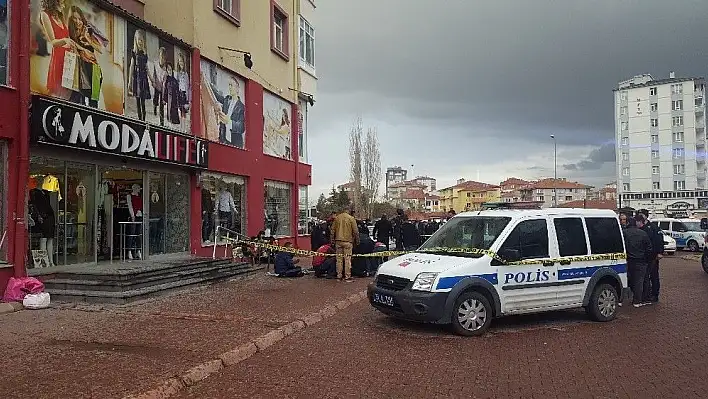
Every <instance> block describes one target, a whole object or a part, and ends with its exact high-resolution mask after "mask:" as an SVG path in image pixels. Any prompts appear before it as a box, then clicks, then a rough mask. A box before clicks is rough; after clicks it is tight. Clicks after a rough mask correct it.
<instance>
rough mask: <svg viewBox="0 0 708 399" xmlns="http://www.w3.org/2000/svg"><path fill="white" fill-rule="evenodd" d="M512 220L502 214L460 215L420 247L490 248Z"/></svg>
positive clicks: (462, 254)
mask: <svg viewBox="0 0 708 399" xmlns="http://www.w3.org/2000/svg"><path fill="white" fill-rule="evenodd" d="M510 221H511V218H510V217H501V216H494V217H490V216H470V217H459V216H458V217H455V218H452V219H450V221H448V222H447V223H445V224H444V225H443V226H442V227H441V228H440V230H438V231H437V232H436V233H435V234H433V236H432V237H430V238H429V239H428V240H427V241H426V242H425V243H424V244H423V245H422V246H421V247H420V249H432V250H434V249H435V248H441V247H442V248H465V249H471V248H477V249H489V248H490V247H491V246H492V244H493V243H494V241H496V240H497V237H498V236H499V234H501V232H502V231H503V230H504V227H506V225H507V224H509V222H510ZM443 252H444V251H442V250H441V251H440V253H443ZM449 255H457V256H477V257H479V256H481V255H477V254H468V253H449Z"/></svg>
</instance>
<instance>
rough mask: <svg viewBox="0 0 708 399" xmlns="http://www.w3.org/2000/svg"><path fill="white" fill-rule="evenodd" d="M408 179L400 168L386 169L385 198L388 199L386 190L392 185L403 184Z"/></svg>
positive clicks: (406, 173) (405, 172)
mask: <svg viewBox="0 0 708 399" xmlns="http://www.w3.org/2000/svg"><path fill="white" fill-rule="evenodd" d="M407 179H408V171H407V170H405V169H403V168H401V167H400V166H393V167H390V168H386V198H387V199H388V198H389V197H388V188H389V187H390V186H391V185H392V184H396V183H403V182H404V181H406V180H407Z"/></svg>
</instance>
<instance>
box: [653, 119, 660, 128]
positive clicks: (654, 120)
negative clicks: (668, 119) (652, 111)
mask: <svg viewBox="0 0 708 399" xmlns="http://www.w3.org/2000/svg"><path fill="white" fill-rule="evenodd" d="M658 126H659V120H658V119H652V120H651V127H658Z"/></svg>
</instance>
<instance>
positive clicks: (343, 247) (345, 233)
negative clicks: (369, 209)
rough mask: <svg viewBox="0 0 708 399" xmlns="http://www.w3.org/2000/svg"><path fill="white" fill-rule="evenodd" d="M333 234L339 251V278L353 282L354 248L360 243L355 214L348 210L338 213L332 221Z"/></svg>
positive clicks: (332, 237) (332, 236)
mask: <svg viewBox="0 0 708 399" xmlns="http://www.w3.org/2000/svg"><path fill="white" fill-rule="evenodd" d="M350 212H351V213H353V211H350ZM331 234H332V235H331V240H332V242H333V243H334V246H335V249H336V251H337V278H339V279H340V280H341V279H344V281H346V282H351V281H353V280H352V250H353V249H354V246H355V245H359V229H358V228H357V225H356V219H354V216H352V215H351V214H350V213H347V211H342V212H340V213H339V214H337V216H336V217H335V218H334V221H333V222H332V233H331Z"/></svg>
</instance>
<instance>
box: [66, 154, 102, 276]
mask: <svg viewBox="0 0 708 399" xmlns="http://www.w3.org/2000/svg"><path fill="white" fill-rule="evenodd" d="M95 181H96V166H95V165H91V164H82V163H77V162H67V163H66V179H65V184H66V189H65V190H64V192H65V193H66V194H65V195H66V199H65V201H64V209H63V210H60V212H59V226H58V227H59V239H60V241H63V242H61V243H60V245H62V246H63V251H62V252H63V254H62V259H61V260H60V263H63V264H65V265H69V264H77V263H93V262H95V261H96V252H95V247H94V243H95V242H96V241H95V239H94V227H95V224H94V220H95V219H94V216H95V211H96V209H95V205H96V190H95V185H94V182H95ZM60 248H61V247H60Z"/></svg>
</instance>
